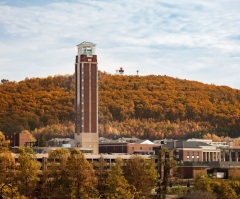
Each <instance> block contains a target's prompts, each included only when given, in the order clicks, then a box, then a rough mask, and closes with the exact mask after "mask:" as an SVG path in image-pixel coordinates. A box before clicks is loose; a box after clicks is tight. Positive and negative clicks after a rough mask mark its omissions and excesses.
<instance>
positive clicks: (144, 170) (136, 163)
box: [124, 156, 158, 196]
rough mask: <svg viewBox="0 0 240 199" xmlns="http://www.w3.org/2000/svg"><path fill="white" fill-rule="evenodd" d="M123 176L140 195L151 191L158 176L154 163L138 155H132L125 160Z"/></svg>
mask: <svg viewBox="0 0 240 199" xmlns="http://www.w3.org/2000/svg"><path fill="white" fill-rule="evenodd" d="M124 176H125V178H126V179H127V181H128V183H129V184H130V185H133V186H134V187H135V188H136V191H137V192H138V193H139V195H142V196H144V195H149V194H150V193H151V190H152V189H153V188H154V187H155V185H156V182H157V178H158V175H157V172H156V170H155V166H154V163H153V162H152V161H151V160H146V159H144V158H142V157H139V156H133V157H131V159H129V160H128V161H127V163H126V166H125V167H124Z"/></svg>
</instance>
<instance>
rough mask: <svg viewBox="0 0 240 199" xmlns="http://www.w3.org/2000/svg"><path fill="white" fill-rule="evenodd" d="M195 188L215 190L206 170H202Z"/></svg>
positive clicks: (197, 177) (196, 178)
mask: <svg viewBox="0 0 240 199" xmlns="http://www.w3.org/2000/svg"><path fill="white" fill-rule="evenodd" d="M194 188H195V189H196V190H200V191H206V192H213V190H212V186H211V179H210V178H209V177H208V175H207V174H206V172H204V171H201V172H200V173H199V174H198V175H197V176H196V177H195V181H194Z"/></svg>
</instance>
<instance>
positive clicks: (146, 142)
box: [136, 140, 154, 144]
mask: <svg viewBox="0 0 240 199" xmlns="http://www.w3.org/2000/svg"><path fill="white" fill-rule="evenodd" d="M136 144H154V143H153V142H151V141H150V140H138V141H137V142H136Z"/></svg>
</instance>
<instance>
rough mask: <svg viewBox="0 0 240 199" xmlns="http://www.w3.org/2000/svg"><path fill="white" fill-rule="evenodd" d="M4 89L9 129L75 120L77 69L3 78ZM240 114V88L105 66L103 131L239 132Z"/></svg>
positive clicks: (2, 117) (2, 123) (3, 121)
mask: <svg viewBox="0 0 240 199" xmlns="http://www.w3.org/2000/svg"><path fill="white" fill-rule="evenodd" d="M0 93H1V95H0V130H1V131H2V132H4V133H16V132H21V131H23V130H29V131H31V132H33V131H34V130H37V129H40V128H45V127H46V126H51V125H69V124H70V123H71V124H74V76H72V75H65V76H60V75H58V76H54V77H47V78H31V79H25V80H24V81H20V82H10V81H2V84H1V85H0ZM239 116H240V91H239V90H237V89H232V88H229V87H227V86H215V85H208V84H203V83H200V82H195V81H187V80H182V79H177V78H171V77H167V76H157V75H148V76H137V75H135V76H128V75H110V74H107V73H105V72H99V133H100V135H103V136H107V137H114V136H138V137H142V138H165V137H169V138H186V137H202V136H203V135H204V134H206V133H214V134H216V135H219V136H230V137H237V136H239V135H240V132H238V129H239V127H240V117H239ZM72 129H74V128H72ZM70 133H72V132H70V131H69V132H68V134H70Z"/></svg>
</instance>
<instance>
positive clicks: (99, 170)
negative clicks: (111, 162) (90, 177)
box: [93, 157, 108, 196]
mask: <svg viewBox="0 0 240 199" xmlns="http://www.w3.org/2000/svg"><path fill="white" fill-rule="evenodd" d="M93 166H94V170H95V172H96V177H97V179H98V180H97V181H98V184H97V190H98V191H99V195H100V196H103V195H104V193H105V191H106V178H107V175H108V170H107V168H106V167H107V165H106V162H105V161H104V159H103V157H100V158H99V161H98V162H94V164H93Z"/></svg>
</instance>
